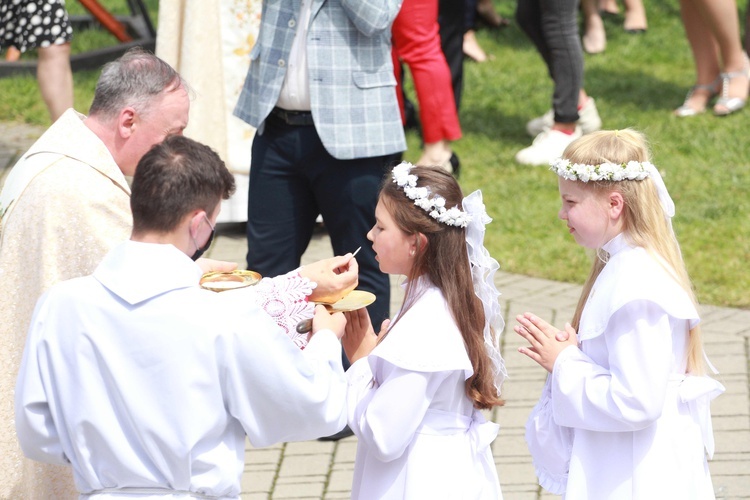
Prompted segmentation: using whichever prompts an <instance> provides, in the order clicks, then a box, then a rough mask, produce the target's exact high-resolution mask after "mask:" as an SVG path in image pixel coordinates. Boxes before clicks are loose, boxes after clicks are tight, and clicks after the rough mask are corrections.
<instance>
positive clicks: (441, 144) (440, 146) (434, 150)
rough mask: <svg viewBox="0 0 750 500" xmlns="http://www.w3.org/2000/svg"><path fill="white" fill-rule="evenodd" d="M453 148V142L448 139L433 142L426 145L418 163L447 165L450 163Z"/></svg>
mask: <svg viewBox="0 0 750 500" xmlns="http://www.w3.org/2000/svg"><path fill="white" fill-rule="evenodd" d="M452 154H453V150H452V148H451V143H450V142H449V141H446V140H442V141H438V142H432V143H429V144H425V145H424V149H423V150H422V156H421V157H420V158H419V161H418V162H417V165H425V166H431V165H435V166H445V165H446V164H449V162H450V158H451V155H452Z"/></svg>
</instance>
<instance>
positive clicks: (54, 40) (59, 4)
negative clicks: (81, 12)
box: [0, 0, 73, 52]
mask: <svg viewBox="0 0 750 500" xmlns="http://www.w3.org/2000/svg"><path fill="white" fill-rule="evenodd" d="M71 38H73V28H72V27H71V25H70V20H69V19H68V13H67V12H66V11H65V0H2V3H0V47H2V48H5V47H10V46H14V47H16V48H17V49H18V50H20V51H21V52H25V51H26V50H28V49H34V48H39V47H49V46H50V45H57V44H61V43H67V42H69V41H70V40H71Z"/></svg>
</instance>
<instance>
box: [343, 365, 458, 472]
mask: <svg viewBox="0 0 750 500" xmlns="http://www.w3.org/2000/svg"><path fill="white" fill-rule="evenodd" d="M376 363H377V365H378V367H379V369H380V370H382V372H381V373H380V375H381V380H382V383H381V384H380V385H379V386H376V385H375V384H374V382H373V377H372V372H371V370H370V366H369V364H368V359H367V358H362V359H360V360H358V361H357V362H355V363H354V364H353V365H352V366H351V368H349V370H348V371H347V373H346V375H347V379H348V381H349V388H348V394H347V406H348V421H349V427H350V428H351V429H352V431H354V434H356V435H357V438H358V439H360V440H362V441H364V442H365V443H367V446H368V447H369V449H370V450H372V452H373V454H374V456H375V457H376V458H377V459H378V460H381V461H383V462H389V461H391V460H395V459H397V458H399V457H401V455H403V453H404V451H405V450H406V449H407V447H408V446H409V444H410V443H411V442H412V441H413V439H414V434H415V433H416V431H417V429H418V428H419V426H420V425H421V423H422V421H423V420H424V417H425V413H426V412H427V409H428V407H429V406H430V401H431V400H432V398H433V397H434V395H435V392H436V390H437V388H438V387H439V386H440V384H441V383H442V382H443V381H444V380H445V379H446V378H447V377H448V376H449V375H450V372H415V371H410V370H405V369H403V368H399V367H398V366H395V365H393V364H391V363H388V362H386V361H384V360H382V359H378V360H377V361H376ZM394 405H397V406H398V409H397V411H394V410H395V408H394Z"/></svg>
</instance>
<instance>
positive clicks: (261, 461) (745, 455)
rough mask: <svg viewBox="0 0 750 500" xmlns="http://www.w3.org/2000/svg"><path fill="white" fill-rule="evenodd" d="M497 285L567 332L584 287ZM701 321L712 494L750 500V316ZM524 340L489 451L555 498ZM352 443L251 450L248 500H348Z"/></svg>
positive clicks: (511, 356) (517, 478)
mask: <svg viewBox="0 0 750 500" xmlns="http://www.w3.org/2000/svg"><path fill="white" fill-rule="evenodd" d="M39 133H40V130H39V129H38V128H34V127H26V126H18V125H11V124H3V123H0V168H2V171H0V181H1V180H2V176H3V175H4V174H5V173H6V171H7V169H8V168H10V165H12V162H13V161H14V158H15V157H16V156H17V155H18V154H19V153H21V152H23V151H24V150H25V149H26V148H28V146H29V145H30V144H31V142H33V140H34V139H35V137H37V136H38V134H39ZM246 248H247V247H246V243H245V239H244V233H243V229H242V226H241V225H238V224H225V225H222V226H220V228H219V231H218V234H217V239H216V242H215V243H214V245H213V247H212V248H211V250H210V252H209V254H208V256H209V257H212V258H217V259H225V260H231V261H236V262H240V263H241V262H243V261H244V257H245V252H246ZM330 255H331V250H330V245H329V244H328V239H327V236H326V234H325V233H324V232H323V231H319V232H317V233H316V234H315V236H314V238H313V241H312V242H311V244H310V247H309V248H308V251H307V253H306V254H305V257H304V259H305V262H310V261H313V260H317V259H321V258H325V257H329V256H330ZM501 264H502V263H501ZM496 282H497V286H498V288H499V290H500V291H501V292H502V296H501V297H500V299H501V302H502V306H503V308H504V316H505V318H506V321H507V322H508V323H509V324H511V325H512V324H513V322H512V321H511V319H512V318H514V317H515V316H516V314H518V313H521V312H523V311H533V312H535V313H536V314H538V315H540V316H541V317H543V318H544V319H546V320H548V321H551V322H553V323H554V324H557V325H562V324H563V323H564V322H565V321H567V320H569V318H571V317H572V312H573V309H574V308H575V304H576V302H577V300H578V295H579V293H580V286H578V285H572V284H567V283H559V282H554V281H548V280H543V279H535V278H528V277H526V276H520V275H514V274H509V273H498V275H497V280H496ZM392 283H393V285H394V288H393V290H394V293H393V295H394V297H393V303H392V307H391V310H392V311H395V310H396V308H397V307H398V305H399V301H400V298H401V290H400V288H398V286H396V285H397V284H396V283H395V281H394V282H392ZM748 293H750V291H748ZM701 313H702V318H703V323H702V324H703V334H704V339H705V343H706V351H707V353H708V355H709V357H710V358H711V361H712V362H713V363H714V364H715V365H716V367H717V368H718V369H719V371H720V375H719V376H718V378H719V380H720V381H721V382H722V383H723V384H724V385H725V386H726V388H727V392H726V393H725V394H723V395H722V396H720V397H719V398H718V399H716V400H714V403H713V405H712V411H713V425H714V434H715V437H716V450H717V451H716V454H715V456H714V460H713V461H712V462H711V463H710V469H711V473H712V476H713V481H714V487H715V490H716V495H717V498H719V499H730V498H731V499H736V498H746V499H750V395H749V393H748V389H749V386H750V380H749V379H748V366H749V361H750V343H749V338H750V311H747V310H738V309H728V308H720V307H713V306H703V307H702V308H701ZM519 340H520V339H519V338H518V336H517V335H515V334H514V333H513V332H512V331H511V330H510V329H509V328H508V327H506V332H505V335H504V336H503V350H504V353H503V354H504V356H505V360H506V364H507V367H508V372H509V373H510V379H509V380H508V381H507V382H506V384H505V390H504V398H505V399H506V401H507V402H506V405H505V406H504V407H502V408H499V409H496V410H495V411H493V412H492V415H491V417H492V418H493V419H494V420H495V421H497V422H498V423H500V425H501V430H500V435H499V437H498V438H497V439H496V440H495V442H494V443H493V447H492V448H493V452H494V456H495V462H496V463H497V469H498V473H499V476H500V482H501V484H502V488H503V493H504V495H505V498H506V500H535V499H548V498H554V497H553V496H551V495H548V494H546V493H544V492H542V491H540V488H539V487H538V486H537V483H536V478H535V477H534V471H533V468H532V466H531V462H530V457H529V454H528V452H527V450H526V445H525V443H524V439H523V428H524V423H525V420H526V416H527V415H528V413H529V411H530V410H531V407H532V406H533V405H534V403H535V402H536V399H537V397H538V394H539V392H540V390H541V387H542V384H543V381H544V378H545V372H544V371H543V370H542V369H540V368H539V367H537V366H536V365H534V364H532V363H531V362H530V361H528V360H526V359H525V358H524V357H523V356H521V355H520V354H518V353H517V352H516V348H517V347H518V346H519V345H521V343H520V341H519ZM282 396H283V395H282ZM356 444H357V443H356V438H354V437H350V438H346V439H343V440H341V441H339V442H335V443H333V442H320V441H308V442H300V443H287V444H281V445H277V446H273V447H270V448H264V449H252V447H248V450H247V452H246V462H247V465H246V468H245V474H244V476H243V478H242V485H243V495H242V497H243V498H245V499H253V500H256V499H257V500H260V499H268V500H270V499H272V500H281V499H336V498H348V497H349V486H350V482H351V478H352V470H353V465H354V455H355V449H356ZM654 500H672V499H654ZM675 500H679V499H675Z"/></svg>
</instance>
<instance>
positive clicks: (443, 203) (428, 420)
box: [343, 163, 505, 500]
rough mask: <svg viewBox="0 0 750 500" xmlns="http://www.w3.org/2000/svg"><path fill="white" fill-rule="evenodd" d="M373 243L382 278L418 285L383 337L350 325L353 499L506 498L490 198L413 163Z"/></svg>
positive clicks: (389, 200) (403, 172) (396, 184)
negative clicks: (496, 456)
mask: <svg viewBox="0 0 750 500" xmlns="http://www.w3.org/2000/svg"><path fill="white" fill-rule="evenodd" d="M389 177H392V179H391V178H386V180H385V182H384V185H383V188H382V190H381V192H380V198H379V200H378V205H377V208H376V210H375V219H376V224H375V227H373V228H372V230H370V232H369V233H368V235H367V237H368V239H369V240H370V241H372V242H373V249H374V250H375V253H376V258H377V260H378V262H379V264H380V269H381V271H383V272H386V273H389V274H402V275H405V276H406V280H407V281H406V285H405V287H406V292H405V297H404V303H403V306H402V308H401V310H400V311H399V313H398V314H397V315H396V317H395V319H394V320H393V321H392V322H390V323H389V322H388V321H386V322H384V323H383V325H382V328H381V333H380V335H379V336H376V334H375V332H374V330H373V327H372V325H371V324H370V320H369V317H368V315H367V313H366V312H365V311H364V310H360V311H358V312H354V313H347V326H346V333H345V336H344V339H343V343H344V348H345V350H346V354H347V356H348V357H349V359H350V360H351V361H352V363H353V364H352V367H351V368H350V369H349V371H348V372H347V375H348V378H349V393H348V395H347V397H348V406H349V426H350V427H351V429H352V430H353V431H354V433H355V434H356V435H357V437H358V440H359V441H358V448H357V458H356V461H355V465H354V483H353V486H352V498H354V499H384V498H398V499H402V498H472V499H493V500H496V499H498V498H502V495H501V492H500V484H499V482H498V476H497V470H496V467H495V463H494V460H493V458H492V452H491V449H490V443H491V442H492V441H493V440H494V439H495V437H496V436H497V431H498V426H497V424H494V423H492V422H488V421H486V420H485V419H484V417H483V416H482V413H481V412H480V411H479V410H484V409H491V408H492V407H494V406H499V405H502V404H503V402H502V400H501V399H500V386H501V384H502V381H503V379H504V377H505V368H504V364H503V360H502V357H501V356H500V351H499V349H498V338H499V335H500V333H501V331H502V328H503V320H502V317H501V315H500V311H499V308H500V306H499V303H498V301H497V297H498V295H499V293H498V292H497V289H496V288H495V285H494V283H493V281H492V280H493V275H494V273H495V271H496V270H497V268H498V264H497V261H495V260H494V259H492V258H491V257H490V255H489V254H488V252H487V250H486V249H485V248H484V245H483V239H484V226H485V224H487V223H488V222H489V221H490V220H491V219H490V218H489V217H488V216H487V214H486V212H485V210H484V204H483V203H482V195H481V192H479V191H476V192H474V193H472V194H471V195H470V196H468V197H466V198H463V195H462V193H461V188H460V187H459V185H458V183H457V182H456V180H455V179H454V178H453V177H452V176H451V175H450V174H448V173H447V172H445V171H444V170H442V169H440V168H430V167H414V166H413V165H411V164H409V163H401V164H400V165H398V166H396V167H395V168H394V169H393V172H392V174H391V176H389Z"/></svg>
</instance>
